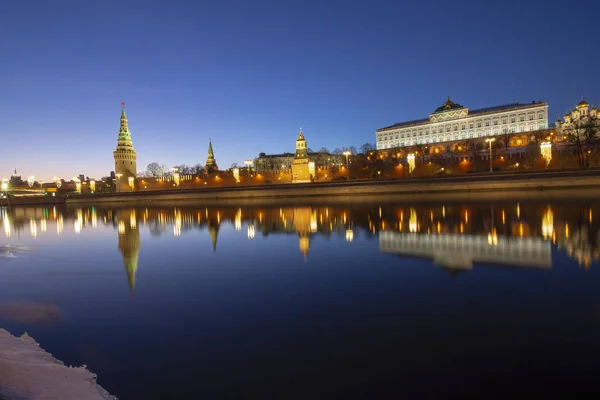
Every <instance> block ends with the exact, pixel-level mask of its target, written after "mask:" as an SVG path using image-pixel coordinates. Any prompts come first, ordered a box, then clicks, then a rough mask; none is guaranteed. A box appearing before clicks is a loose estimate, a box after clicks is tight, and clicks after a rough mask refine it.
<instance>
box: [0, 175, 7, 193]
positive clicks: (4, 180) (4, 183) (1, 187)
mask: <svg viewBox="0 0 600 400" xmlns="http://www.w3.org/2000/svg"><path fill="white" fill-rule="evenodd" d="M0 189H2V191H3V192H6V190H7V189H8V179H6V178H4V179H2V185H1V186H0Z"/></svg>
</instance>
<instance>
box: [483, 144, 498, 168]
mask: <svg viewBox="0 0 600 400" xmlns="http://www.w3.org/2000/svg"><path fill="white" fill-rule="evenodd" d="M494 140H496V138H490V139H485V141H486V143H487V142H489V143H490V172H494V168H493V167H492V142H493V141H494Z"/></svg>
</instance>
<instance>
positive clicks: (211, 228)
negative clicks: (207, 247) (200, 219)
mask: <svg viewBox="0 0 600 400" xmlns="http://www.w3.org/2000/svg"><path fill="white" fill-rule="evenodd" d="M219 222H220V221H219V220H214V219H210V220H209V221H208V233H209V234H210V240H211V242H212V245H213V252H215V253H216V252H217V238H218V236H219V228H220V227H221V224H220V223H219Z"/></svg>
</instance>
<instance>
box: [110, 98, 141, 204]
mask: <svg viewBox="0 0 600 400" xmlns="http://www.w3.org/2000/svg"><path fill="white" fill-rule="evenodd" d="M121 105H122V108H121V126H120V128H119V137H118V139H117V149H116V150H115V151H114V152H113V156H114V158H115V176H116V177H117V182H116V184H117V191H119V192H131V191H133V190H134V188H135V186H134V181H135V177H136V176H137V154H136V153H135V150H134V149H133V143H132V141H131V132H129V126H128V124H127V116H126V115H125V103H121Z"/></svg>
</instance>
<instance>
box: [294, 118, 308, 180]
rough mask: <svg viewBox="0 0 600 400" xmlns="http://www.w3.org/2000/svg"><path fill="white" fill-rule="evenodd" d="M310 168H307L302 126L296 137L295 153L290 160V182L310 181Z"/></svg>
mask: <svg viewBox="0 0 600 400" xmlns="http://www.w3.org/2000/svg"><path fill="white" fill-rule="evenodd" d="M310 181H311V179H310V169H309V168H308V149H307V147H306V139H304V135H303V134H302V128H301V129H300V133H299V134H298V139H296V155H295V156H294V160H293V161H292V183H304V182H310Z"/></svg>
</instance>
